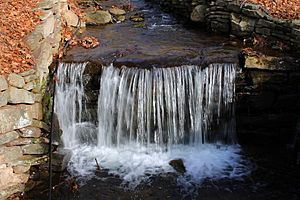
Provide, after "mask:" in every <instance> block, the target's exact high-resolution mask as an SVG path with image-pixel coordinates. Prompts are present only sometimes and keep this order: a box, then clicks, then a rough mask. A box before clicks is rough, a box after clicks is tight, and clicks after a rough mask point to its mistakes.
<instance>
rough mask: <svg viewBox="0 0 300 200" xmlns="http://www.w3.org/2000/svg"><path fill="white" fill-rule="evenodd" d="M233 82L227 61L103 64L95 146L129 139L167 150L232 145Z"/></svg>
mask: <svg viewBox="0 0 300 200" xmlns="http://www.w3.org/2000/svg"><path fill="white" fill-rule="evenodd" d="M234 82H235V66H234V65H233V64H214V65H210V66H209V67H207V68H205V69H204V70H202V69H201V68H199V67H198V66H182V67H174V68H158V69H157V68H152V69H150V70H147V69H136V68H126V67H124V68H121V69H119V68H114V67H113V66H110V67H107V68H104V70H103V74H102V76H101V83H100V95H99V98H98V117H99V134H98V145H100V146H102V145H107V146H112V145H116V146H119V145H120V144H126V143H129V142H131V143H132V142H134V143H136V144H139V145H147V146H149V145H150V144H155V145H156V146H157V147H163V146H167V147H168V150H170V147H171V145H174V144H189V145H199V144H203V143H209V142H210V143H211V142H217V141H219V142H230V143H232V142H233V141H234V128H232V126H234V124H233V123H232V122H233V121H234V96H233V95H234V89H235V86H234ZM226 115H228V116H227V119H226V118H224V117H225V116H226ZM228 118H229V120H228ZM232 119H233V120H232ZM221 122H222V123H225V124H226V125H225V127H222V130H219V131H217V132H216V131H215V132H216V133H213V131H214V130H212V129H213V126H214V125H215V126H216V125H220V124H221Z"/></svg>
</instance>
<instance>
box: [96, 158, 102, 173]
mask: <svg viewBox="0 0 300 200" xmlns="http://www.w3.org/2000/svg"><path fill="white" fill-rule="evenodd" d="M95 161H96V165H97V170H98V171H100V170H101V167H100V165H99V163H98V160H97V158H95Z"/></svg>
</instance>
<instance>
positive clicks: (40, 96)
mask: <svg viewBox="0 0 300 200" xmlns="http://www.w3.org/2000/svg"><path fill="white" fill-rule="evenodd" d="M42 100H43V95H41V94H35V95H34V101H35V102H39V103H41V102H42Z"/></svg>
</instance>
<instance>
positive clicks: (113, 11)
mask: <svg viewBox="0 0 300 200" xmlns="http://www.w3.org/2000/svg"><path fill="white" fill-rule="evenodd" d="M109 12H110V13H111V14H113V15H125V14H126V11H125V10H123V9H120V8H116V7H114V8H110V9H109Z"/></svg>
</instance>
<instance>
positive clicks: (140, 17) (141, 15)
mask: <svg viewBox="0 0 300 200" xmlns="http://www.w3.org/2000/svg"><path fill="white" fill-rule="evenodd" d="M129 19H130V20H131V21H133V22H142V21H144V20H145V16H144V13H135V14H134V15H132V16H130V18H129Z"/></svg>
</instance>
